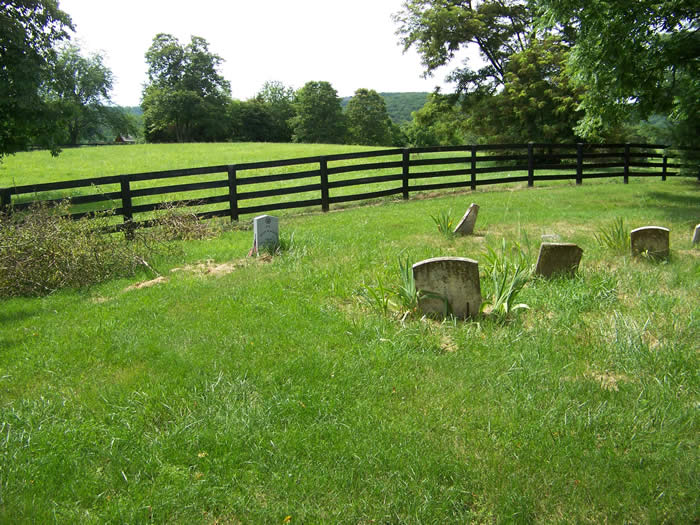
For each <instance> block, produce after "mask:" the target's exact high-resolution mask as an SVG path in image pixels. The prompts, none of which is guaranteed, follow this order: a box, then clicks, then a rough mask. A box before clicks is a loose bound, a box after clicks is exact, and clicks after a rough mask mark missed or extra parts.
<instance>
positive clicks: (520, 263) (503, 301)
mask: <svg viewBox="0 0 700 525" xmlns="http://www.w3.org/2000/svg"><path fill="white" fill-rule="evenodd" d="M484 272H485V277H486V281H487V282H488V283H489V284H490V285H491V287H492V291H491V294H490V296H489V297H488V298H487V299H486V300H485V301H484V302H483V303H482V309H483V311H490V313H491V314H492V315H494V316H495V318H497V319H498V320H505V319H506V318H507V317H508V316H509V315H510V314H511V313H512V312H514V311H515V310H519V309H522V308H529V306H528V305H527V304H525V303H516V302H515V301H516V298H517V297H518V295H519V294H520V292H521V291H522V290H523V288H524V287H525V285H526V284H527V283H528V281H529V280H530V277H531V275H532V265H531V264H530V261H529V259H528V257H527V255H526V253H525V252H524V251H523V249H522V248H521V247H520V244H518V243H517V242H513V243H511V244H510V246H509V244H508V242H507V241H506V240H505V239H503V240H502V241H501V246H500V250H494V249H493V248H492V247H490V246H489V247H488V252H487V254H486V256H485V264H484Z"/></svg>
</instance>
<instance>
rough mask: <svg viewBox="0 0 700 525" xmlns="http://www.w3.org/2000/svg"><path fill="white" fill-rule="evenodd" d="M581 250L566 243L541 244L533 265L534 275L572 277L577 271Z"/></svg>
mask: <svg viewBox="0 0 700 525" xmlns="http://www.w3.org/2000/svg"><path fill="white" fill-rule="evenodd" d="M582 255H583V250H582V249H581V248H579V247H578V246H577V245H575V244H571V243H567V242H543V243H542V244H540V253H539V255H538V257H537V264H536V265H535V275H541V276H543V277H553V276H556V275H562V276H569V277H572V276H573V275H574V274H576V272H577V271H578V265H579V263H580V262H581V256H582Z"/></svg>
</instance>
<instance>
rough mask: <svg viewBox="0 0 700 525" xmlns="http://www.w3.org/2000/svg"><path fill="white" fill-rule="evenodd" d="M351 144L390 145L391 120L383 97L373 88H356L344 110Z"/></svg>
mask: <svg viewBox="0 0 700 525" xmlns="http://www.w3.org/2000/svg"><path fill="white" fill-rule="evenodd" d="M345 116H346V119H347V126H348V139H349V141H350V142H351V143H353V144H363V145H368V146H391V143H392V136H391V120H390V119H389V114H388V113H387V110H386V104H385V103H384V99H383V98H382V97H381V96H380V95H379V93H377V92H376V91H374V90H373V89H358V90H357V91H355V95H354V96H353V97H352V98H351V99H350V101H349V102H348V105H347V109H346V110H345Z"/></svg>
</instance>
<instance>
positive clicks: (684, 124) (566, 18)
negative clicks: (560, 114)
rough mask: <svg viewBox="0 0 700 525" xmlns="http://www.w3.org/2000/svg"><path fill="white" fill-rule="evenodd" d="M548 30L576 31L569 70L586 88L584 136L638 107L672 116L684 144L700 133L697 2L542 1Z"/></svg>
mask: <svg viewBox="0 0 700 525" xmlns="http://www.w3.org/2000/svg"><path fill="white" fill-rule="evenodd" d="M537 4H538V5H539V7H540V9H541V11H540V20H541V22H543V23H544V24H545V25H546V26H548V27H553V28H560V27H572V28H573V29H574V30H575V31H576V33H577V34H576V42H575V45H574V46H573V49H572V53H571V60H570V68H571V70H572V71H573V74H574V78H575V80H576V82H577V83H579V84H580V85H583V86H585V87H586V91H585V93H584V95H583V101H582V107H583V108H584V110H585V118H584V119H583V120H582V121H581V124H580V125H579V128H578V129H579V131H580V133H582V134H583V135H585V136H587V137H593V136H596V135H598V134H599V133H600V132H601V131H603V130H605V129H606V128H607V127H609V126H610V125H613V124H615V123H617V122H619V121H620V120H622V119H624V118H625V117H626V116H627V115H628V113H629V109H630V108H631V107H633V108H634V109H636V110H637V111H638V112H639V114H640V115H641V116H642V117H646V116H648V115H651V114H654V113H657V114H666V115H670V118H671V120H672V121H674V122H675V123H676V129H677V138H678V141H679V142H680V143H685V144H688V145H697V137H698V136H700V22H699V20H700V18H699V17H698V4H697V1H696V0H666V1H658V0H635V1H633V2H631V1H629V0H537Z"/></svg>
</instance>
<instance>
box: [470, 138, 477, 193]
mask: <svg viewBox="0 0 700 525" xmlns="http://www.w3.org/2000/svg"><path fill="white" fill-rule="evenodd" d="M471 168H472V170H471V171H472V172H471V189H472V191H476V146H472V166H471Z"/></svg>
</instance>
